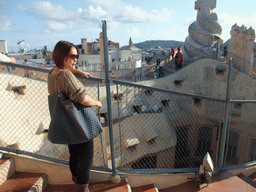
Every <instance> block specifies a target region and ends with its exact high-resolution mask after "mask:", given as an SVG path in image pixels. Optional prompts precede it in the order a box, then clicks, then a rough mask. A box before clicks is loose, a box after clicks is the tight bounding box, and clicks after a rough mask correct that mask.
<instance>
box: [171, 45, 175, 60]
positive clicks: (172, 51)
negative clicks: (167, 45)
mask: <svg viewBox="0 0 256 192" xmlns="http://www.w3.org/2000/svg"><path fill="white" fill-rule="evenodd" d="M171 56H172V59H174V49H173V47H172V49H171Z"/></svg>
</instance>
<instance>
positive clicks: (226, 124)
mask: <svg viewBox="0 0 256 192" xmlns="http://www.w3.org/2000/svg"><path fill="white" fill-rule="evenodd" d="M232 60H233V59H232V58H230V59H229V69H228V84H227V94H226V106H225V116H224V124H223V131H222V137H221V148H220V159H219V165H220V168H222V167H223V161H224V153H225V146H226V139H227V138H226V137H227V127H228V119H229V108H230V91H231V83H232V82H231V81H232V70H233V64H232Z"/></svg>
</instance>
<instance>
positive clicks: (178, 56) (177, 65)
mask: <svg viewBox="0 0 256 192" xmlns="http://www.w3.org/2000/svg"><path fill="white" fill-rule="evenodd" d="M174 58H175V69H176V70H178V69H181V68H182V61H183V55H182V53H181V52H180V47H178V49H177V53H176V55H175V57H174Z"/></svg>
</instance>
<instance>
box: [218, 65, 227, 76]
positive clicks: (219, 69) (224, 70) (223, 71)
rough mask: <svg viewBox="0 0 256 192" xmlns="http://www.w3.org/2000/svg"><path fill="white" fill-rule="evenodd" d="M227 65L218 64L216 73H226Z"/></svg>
mask: <svg viewBox="0 0 256 192" xmlns="http://www.w3.org/2000/svg"><path fill="white" fill-rule="evenodd" d="M226 70H227V67H226V66H224V65H218V66H217V67H216V69H215V72H216V75H220V76H221V75H225V72H226Z"/></svg>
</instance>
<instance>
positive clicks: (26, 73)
mask: <svg viewBox="0 0 256 192" xmlns="http://www.w3.org/2000/svg"><path fill="white" fill-rule="evenodd" d="M27 61H28V60H27V59H25V60H24V65H29V64H28V62H27ZM23 73H24V77H29V69H24V71H23Z"/></svg>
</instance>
